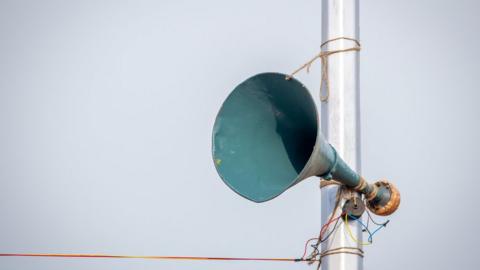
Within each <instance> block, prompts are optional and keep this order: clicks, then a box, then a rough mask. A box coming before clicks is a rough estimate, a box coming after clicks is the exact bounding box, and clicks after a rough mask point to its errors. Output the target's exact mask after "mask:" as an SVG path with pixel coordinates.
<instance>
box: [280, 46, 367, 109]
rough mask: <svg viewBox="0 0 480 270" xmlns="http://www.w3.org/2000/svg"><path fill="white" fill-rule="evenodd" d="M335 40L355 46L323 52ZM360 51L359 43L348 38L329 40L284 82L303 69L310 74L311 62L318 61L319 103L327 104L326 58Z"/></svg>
mask: <svg viewBox="0 0 480 270" xmlns="http://www.w3.org/2000/svg"><path fill="white" fill-rule="evenodd" d="M337 40H347V41H353V42H354V43H355V46H353V47H349V48H345V49H337V50H325V51H324V50H323V47H324V46H325V45H327V44H329V43H330V42H334V41H337ZM361 49H362V47H361V45H360V41H358V40H356V39H354V38H349V37H337V38H333V39H329V40H327V41H325V42H323V43H322V44H321V45H320V53H318V54H317V55H315V56H314V57H313V58H312V59H310V60H309V61H307V62H306V63H305V64H303V65H302V66H301V67H299V68H297V69H296V70H295V71H293V72H292V73H291V74H290V75H288V76H286V77H285V80H290V79H291V78H292V77H293V76H294V75H295V74H297V73H298V72H300V71H301V70H303V69H306V70H307V73H309V72H310V67H311V66H312V64H313V62H315V60H317V59H320V61H321V64H322V72H321V74H322V75H321V79H320V90H319V91H320V101H322V102H327V101H328V98H329V96H330V83H329V80H328V57H329V56H330V55H333V54H337V53H345V52H358V51H360V50H361ZM323 85H325V95H322V86H323Z"/></svg>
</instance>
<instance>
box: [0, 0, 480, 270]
mask: <svg viewBox="0 0 480 270" xmlns="http://www.w3.org/2000/svg"><path fill="white" fill-rule="evenodd" d="M320 2H321V1H320V0H308V1H303V0H302V1H298V0H296V1H293V0H291V1H282V0H275V1H273V0H271V1H258V0H256V1H254V0H242V1H216V0H204V1H173V0H172V1H5V0H0V217H1V222H0V253H3V252H60V253H68V252H77V253H78V252H98V253H119V254H140V255H143V254H145V255H197V256H240V257H249V256H260V257H298V256H300V255H301V253H302V249H303V243H304V240H305V239H308V238H310V237H312V236H315V235H316V233H317V232H318V230H319V226H320V192H319V189H318V185H317V184H318V183H317V181H316V180H315V179H313V178H312V179H310V180H306V181H304V182H303V183H301V184H299V185H297V186H295V188H292V189H291V190H289V191H288V192H286V193H284V194H283V195H282V196H280V197H278V198H276V199H275V200H272V201H270V202H267V203H264V204H254V203H252V202H249V201H247V200H245V199H243V198H241V197H240V196H238V195H236V194H235V193H233V192H232V191H231V190H230V189H229V188H228V187H227V186H225V185H224V183H223V182H222V181H221V180H220V178H219V177H218V176H217V174H216V172H215V169H214V166H213V164H212V160H211V153H210V147H211V145H210V140H211V128H212V126H213V121H214V118H215V115H216V113H217V111H218V109H219V107H220V105H221V103H222V101H223V100H224V99H225V98H226V96H227V95H228V93H229V92H230V91H231V90H232V89H233V87H235V86H236V85H237V84H238V83H240V82H241V81H243V80H244V79H246V78H247V77H250V76H251V75H254V74H256V73H260V72H265V71H274V72H290V71H292V70H293V69H295V68H296V67H298V65H299V64H301V63H303V62H304V61H305V60H306V59H309V58H310V57H311V56H313V55H314V54H315V53H317V52H318V47H319V44H320V42H321V40H320V22H321V17H320V14H321V10H320V8H321V3H320ZM479 8H480V4H479V2H478V1H473V0H471V1H467V0H463V1H443V0H441V1H439V0H436V1H433V0H424V1H418V0H417V1H414V0H403V1H398V0H396V1H392V0H389V1H373V0H362V1H361V18H360V22H361V25H360V27H361V41H362V45H363V48H364V49H363V50H362V52H361V91H362V93H361V95H362V97H361V107H362V115H361V120H362V132H361V135H362V140H361V141H362V164H363V168H362V172H363V175H365V176H366V177H368V178H370V179H379V178H388V179H390V180H391V181H393V182H394V183H396V184H397V186H398V187H399V189H400V191H401V192H402V205H401V207H400V210H399V211H398V212H397V213H396V214H395V215H394V216H392V217H391V220H392V221H391V222H390V224H389V225H388V227H387V229H386V230H384V231H381V232H380V233H379V234H378V235H376V237H375V243H374V245H373V246H371V247H366V248H365V251H366V258H365V269H370V270H380V269H389V270H400V269H402V270H403V269H412V270H413V269H438V270H447V269H473V268H474V266H473V265H474V263H475V262H476V256H477V251H476V250H477V249H478V247H477V237H476V236H475V234H474V230H475V229H476V227H475V225H476V224H478V222H479V221H480V220H479V218H478V215H477V213H478V210H477V209H476V207H475V203H476V202H477V199H476V197H477V196H478V195H477V193H478V190H479V188H480V184H479V182H478V179H477V178H478V176H477V171H478V162H477V161H478V160H479V158H478V157H479V156H480V144H479V143H478V139H479V138H480V129H479V127H478V126H479V124H478V123H479V120H478V118H479V116H480V108H479V106H478V100H479V99H480V92H479V91H478V81H479V78H480V73H479V71H478V70H479V69H478V67H477V66H478V63H479V60H480V52H479V51H478V48H479V47H480V34H479V31H478V28H479V26H480V17H479V16H478V11H479ZM319 71H320V70H319V66H318V65H315V67H314V68H313V70H312V73H311V74H310V75H306V74H302V75H300V76H299V79H300V80H301V81H302V82H304V83H305V84H306V85H307V87H308V88H310V90H311V91H312V94H313V95H314V96H315V97H316V96H317V91H318V90H317V88H318V80H319V75H318V74H319ZM0 268H1V269H22V270H25V269H79V270H83V269H112V270H113V269H193V268H195V269H232V270H233V269H238V270H240V269H241V270H243V269H276V270H278V269H313V267H309V266H306V265H304V264H301V263H297V264H289V263H268V262H264V263H253V262H252V263H249V262H165V261H135V260H132V261H114V260H72V259H42V258H0Z"/></svg>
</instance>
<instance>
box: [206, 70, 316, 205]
mask: <svg viewBox="0 0 480 270" xmlns="http://www.w3.org/2000/svg"><path fill="white" fill-rule="evenodd" d="M286 76H287V75H285V74H281V73H261V74H258V75H255V76H253V77H251V78H249V79H247V80H245V81H244V82H242V83H241V84H239V85H238V86H237V87H236V88H235V89H234V90H233V91H232V93H230V95H229V96H228V98H227V99H226V100H225V102H224V103H223V105H222V107H221V108H220V111H219V112H218V115H217V118H216V120H215V124H214V128H213V137H212V154H213V161H214V164H215V168H216V170H217V172H218V174H219V175H220V177H221V178H222V180H223V181H224V182H225V183H226V184H227V185H228V186H229V187H230V188H231V189H232V190H234V191H235V192H236V193H238V194H240V195H241V196H243V197H245V198H247V199H249V200H251V201H254V202H264V201H268V200H271V199H273V198H275V197H277V196H278V195H280V194H281V193H283V192H284V191H285V190H286V189H288V188H289V187H290V186H292V185H294V184H296V183H297V182H299V181H300V180H301V179H300V178H302V177H301V175H303V173H302V171H304V169H307V168H306V165H307V163H308V162H309V159H310V156H311V155H312V152H313V151H314V147H315V143H316V140H317V135H318V114H317V109H316V105H315V102H314V100H313V98H312V96H311V95H310V92H309V91H308V90H307V89H306V88H305V86H303V84H302V83H300V82H299V81H297V80H296V79H294V78H292V79H290V80H286V79H285V78H286Z"/></svg>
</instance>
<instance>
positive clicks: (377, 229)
mask: <svg viewBox="0 0 480 270" xmlns="http://www.w3.org/2000/svg"><path fill="white" fill-rule="evenodd" d="M348 216H349V217H350V218H351V219H353V220H356V221H357V222H358V223H360V225H362V226H363V227H364V228H365V229H366V230H367V232H368V234H369V236H368V242H370V243H372V242H373V235H374V234H375V233H377V232H378V231H379V230H380V229H381V228H383V227H385V225H387V223H388V221H387V222H386V223H384V224H381V225H379V226H378V227H377V228H376V229H375V230H374V231H373V232H370V231H369V230H368V227H367V226H366V225H365V224H364V223H363V222H362V221H361V220H360V218H357V217H354V216H352V215H350V214H348Z"/></svg>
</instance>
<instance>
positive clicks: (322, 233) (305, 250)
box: [301, 213, 343, 259]
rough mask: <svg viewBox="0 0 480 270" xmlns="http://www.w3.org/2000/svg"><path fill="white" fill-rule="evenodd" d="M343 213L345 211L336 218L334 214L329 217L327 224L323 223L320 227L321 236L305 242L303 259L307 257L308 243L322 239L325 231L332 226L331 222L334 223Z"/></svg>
mask: <svg viewBox="0 0 480 270" xmlns="http://www.w3.org/2000/svg"><path fill="white" fill-rule="evenodd" d="M342 215H343V213H342V214H340V215H339V216H338V217H336V218H333V215H332V216H331V217H330V219H329V220H328V221H327V222H326V223H325V224H323V226H322V228H321V229H320V235H319V237H318V238H310V239H308V240H307V242H305V247H304V249H303V255H302V257H301V258H302V259H304V258H305V255H307V249H308V243H310V242H311V241H313V240H318V241H321V240H322V238H323V235H324V234H325V232H326V231H327V229H328V227H329V226H330V224H332V223H333V222H335V221H337V220H338V219H339V218H341V217H342Z"/></svg>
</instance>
